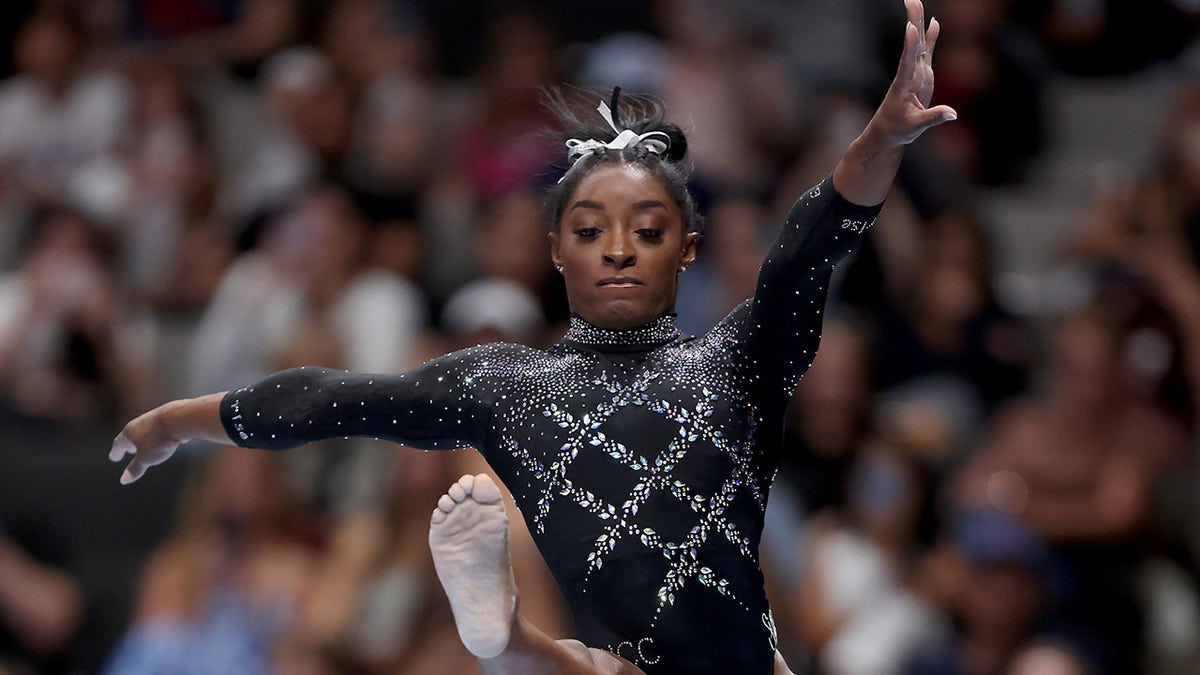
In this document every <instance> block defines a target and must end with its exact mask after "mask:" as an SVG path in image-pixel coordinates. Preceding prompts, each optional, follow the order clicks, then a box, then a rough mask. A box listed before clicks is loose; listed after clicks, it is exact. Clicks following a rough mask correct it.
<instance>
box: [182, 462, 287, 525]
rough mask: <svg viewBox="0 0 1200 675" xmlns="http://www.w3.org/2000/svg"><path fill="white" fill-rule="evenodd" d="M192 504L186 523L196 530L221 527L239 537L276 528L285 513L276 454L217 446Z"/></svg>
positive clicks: (282, 488) (281, 480)
mask: <svg viewBox="0 0 1200 675" xmlns="http://www.w3.org/2000/svg"><path fill="white" fill-rule="evenodd" d="M195 505H196V506H197V507H198V508H196V509H194V510H193V511H192V512H191V513H190V514H189V517H190V518H191V523H190V524H191V525H192V526H193V527H194V528H198V529H199V531H211V530H212V528H221V529H222V532H223V533H224V534H227V535H232V536H241V535H244V534H248V533H251V532H256V533H261V532H265V531H269V530H273V529H277V528H278V527H279V526H281V525H282V524H283V522H284V518H285V517H286V513H287V493H286V488H285V485H284V481H283V474H282V472H281V471H280V465H279V457H276V456H273V455H271V454H269V453H264V452H254V451H251V450H246V449H245V448H235V447H222V448H220V449H218V450H217V451H216V453H215V454H214V455H213V456H212V457H211V458H210V460H209V465H208V467H207V470H206V473H205V474H204V477H203V479H202V483H201V484H200V488H199V494H198V502H197V503H195Z"/></svg>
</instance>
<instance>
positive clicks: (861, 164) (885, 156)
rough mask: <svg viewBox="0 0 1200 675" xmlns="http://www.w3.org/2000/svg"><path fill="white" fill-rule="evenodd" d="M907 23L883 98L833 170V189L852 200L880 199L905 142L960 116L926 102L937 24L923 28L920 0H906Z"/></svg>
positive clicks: (873, 201)
mask: <svg viewBox="0 0 1200 675" xmlns="http://www.w3.org/2000/svg"><path fill="white" fill-rule="evenodd" d="M904 7H905V9H906V10H907V12H908V25H907V26H906V27H905V33H904V52H903V53H902V54H901V55H900V66H899V67H898V68H897V69H896V77H895V79H893V80H892V86H891V87H889V88H888V92H887V95H886V96H884V97H883V102H882V103H880V104H879V108H878V109H877V110H876V111H875V115H874V116H873V117H871V121H870V122H869V123H867V128H866V129H864V130H863V132H862V134H860V135H859V137H858V138H856V139H854V142H853V143H851V144H850V147H849V148H848V149H847V150H846V154H845V156H843V157H842V160H841V161H840V162H838V165H837V167H836V168H835V169H834V171H833V185H834V188H835V189H836V190H837V191H838V192H840V193H841V194H842V196H843V197H845V198H846V199H848V200H849V201H851V202H853V203H855V204H862V205H864V206H874V205H876V204H879V203H880V202H882V201H883V199H884V197H886V196H887V193H888V189H889V188H891V186H892V181H893V180H894V179H895V177H896V171H897V170H898V169H899V168H900V159H901V158H902V157H903V155H904V147H905V146H906V145H908V144H909V143H912V142H913V141H915V140H917V138H918V137H919V136H920V135H921V134H923V133H925V132H926V131H927V130H929V129H931V128H933V127H936V126H937V125H939V124H942V123H945V122H949V121H951V120H954V119H957V118H958V113H956V112H954V109H953V108H951V107H950V106H945V105H938V106H934V107H932V108H930V107H929V102H930V100H931V99H932V98H933V66H932V65H930V64H931V62H932V60H933V47H934V45H935V44H937V38H938V33H939V32H941V26H940V25H939V24H938V22H937V20H936V19H935V20H933V21H931V22H930V23H929V28H926V27H925V6H924V5H922V4H921V0H904Z"/></svg>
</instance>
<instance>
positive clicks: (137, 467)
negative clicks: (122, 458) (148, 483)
mask: <svg viewBox="0 0 1200 675" xmlns="http://www.w3.org/2000/svg"><path fill="white" fill-rule="evenodd" d="M145 473H146V463H145V462H143V461H142V460H140V459H138V458H137V457H134V458H133V460H132V461H130V462H129V465H128V466H126V467H125V472H124V473H122V474H121V485H129V484H130V483H132V482H134V481H135V480H137V479H139V478H141V477H142V476H143V475H144V474H145Z"/></svg>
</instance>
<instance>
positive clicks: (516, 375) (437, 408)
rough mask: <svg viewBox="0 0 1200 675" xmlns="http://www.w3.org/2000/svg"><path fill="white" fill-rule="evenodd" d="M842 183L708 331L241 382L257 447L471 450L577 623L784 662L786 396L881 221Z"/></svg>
mask: <svg viewBox="0 0 1200 675" xmlns="http://www.w3.org/2000/svg"><path fill="white" fill-rule="evenodd" d="M877 213H878V207H870V208H868V207H860V206H855V205H853V204H850V203H849V202H847V201H845V200H844V199H842V198H841V197H840V196H839V195H837V194H836V193H835V192H834V191H833V185H832V181H831V180H830V179H828V178H827V179H826V180H825V181H824V182H823V183H821V184H820V185H818V186H817V187H815V188H813V189H812V190H810V191H809V192H807V193H806V194H805V195H804V196H803V197H802V198H801V199H800V200H799V201H797V203H796V205H795V206H794V207H793V208H792V211H791V213H790V214H789V216H788V219H787V223H786V224H785V226H784V228H783V230H782V232H781V233H780V235H779V237H778V239H777V240H776V241H775V243H774V244H773V245H772V248H771V250H770V251H769V253H768V255H767V259H766V261H765V262H764V264H763V267H762V272H761V274H760V276H759V282H758V288H757V290H756V292H755V296H754V298H753V299H752V300H748V301H746V302H744V303H742V304H741V305H739V306H738V307H737V308H736V309H734V310H733V311H732V312H731V313H730V314H729V315H728V316H727V317H726V318H725V319H723V320H722V321H721V322H720V323H719V324H718V325H717V326H716V327H715V328H713V329H712V330H711V331H709V332H708V333H707V334H706V335H703V336H701V337H696V338H693V337H689V336H686V335H683V334H681V333H680V332H679V331H678V330H677V329H676V328H675V324H674V320H673V317H672V316H669V315H668V316H664V317H662V318H660V319H659V320H657V321H655V322H652V323H651V324H648V325H646V326H644V327H641V328H638V329H634V330H628V331H612V330H605V329H602V328H598V327H595V326H592V325H590V324H587V323H586V322H584V321H582V320H581V319H578V318H573V319H572V322H571V328H570V330H569V332H568V333H567V334H566V336H565V337H564V338H563V339H562V341H560V342H559V343H558V344H556V345H554V346H553V347H551V348H550V349H549V350H545V351H543V350H539V349H531V348H528V347H524V346H520V345H514V344H505V343H498V344H489V345H481V346H477V347H472V348H469V349H465V350H462V351H459V352H455V353H453V354H448V355H446V356H443V357H441V358H438V359H435V360H433V361H430V362H428V363H426V364H424V365H422V366H420V367H418V368H416V369H414V370H412V371H409V372H408V373H405V374H403V375H360V374H351V373H347V372H342V371H334V370H325V369H321V368H295V369H292V370H287V371H283V372H281V373H277V374H275V375H272V376H270V377H268V378H267V379H266V380H264V381H262V382H260V383H258V384H255V385H254V386H252V387H247V388H244V389H239V390H236V391H232V392H230V393H229V394H228V395H227V396H226V397H225V399H224V401H223V403H222V420H223V421H224V423H225V426H226V429H227V431H228V433H229V435H230V437H231V438H233V439H234V440H235V441H236V442H238V443H239V444H242V445H246V446H251V447H258V448H271V449H283V448H288V447H293V446H296V445H300V444H303V443H306V442H309V441H313V440H317V439H320V438H328V437H331V436H351V435H355V436H357V435H361V436H374V437H378V438H384V439H388V440H393V441H396V442H399V443H403V444H405V445H411V446H416V447H420V448H427V449H436V448H461V447H466V446H473V447H476V448H478V449H479V450H480V451H481V452H482V453H483V455H484V457H486V458H487V461H488V463H489V464H490V465H491V466H492V468H493V469H494V470H495V471H496V473H497V474H498V475H499V476H500V478H501V479H502V480H503V481H504V483H505V485H507V486H508V488H509V489H510V490H511V491H512V494H513V496H514V497H515V499H516V502H517V505H518V507H519V508H520V510H521V513H522V515H523V517H524V518H525V521H526V523H528V525H529V530H530V532H532V533H533V537H534V539H535V541H536V542H537V545H538V548H539V549H540V550H541V552H542V555H543V556H544V557H545V559H546V562H547V564H548V565H549V567H550V570H551V571H552V572H553V573H554V576H555V578H556V579H557V581H558V584H559V586H560V587H561V588H562V590H563V593H564V594H565V596H566V599H567V602H568V604H569V605H570V608H571V613H572V615H573V616H574V619H575V625H576V631H577V637H578V638H579V639H580V640H582V641H583V642H584V643H585V644H587V645H588V646H590V647H598V648H603V649H607V650H609V651H612V652H614V653H617V654H619V655H621V656H623V657H625V658H627V659H629V660H630V661H632V662H633V663H635V664H637V665H638V666H639V667H641V668H642V669H643V670H645V671H646V672H647V673H720V674H722V675H727V674H730V673H763V674H766V673H770V672H772V664H773V658H774V652H775V646H776V638H775V630H774V625H773V621H772V618H771V613H770V609H769V607H768V606H767V598H766V595H765V593H764V591H763V579H762V573H761V571H760V570H759V566H758V545H759V538H760V536H761V533H762V527H763V510H764V508H765V506H766V500H767V491H768V489H769V487H770V483H771V479H772V478H773V477H774V473H775V470H776V467H777V465H778V463H779V461H778V460H779V452H780V443H781V439H782V431H783V412H784V407H785V406H786V404H787V401H788V398H789V397H790V396H791V392H792V389H793V387H794V386H795V384H796V382H797V381H798V380H799V379H800V377H801V376H802V375H803V374H804V372H805V370H807V368H808V366H809V365H810V364H811V363H812V359H813V356H814V354H815V353H816V350H817V345H818V342H819V341H820V328H821V315H822V309H823V307H824V304H825V295H826V291H827V288H828V285H829V280H830V275H831V273H832V269H833V265H834V263H835V262H837V261H838V260H839V259H840V258H842V257H843V256H845V255H846V253H848V252H849V251H850V250H851V248H852V247H853V246H854V244H855V243H856V242H857V241H858V239H859V237H860V235H861V233H862V232H863V231H864V230H866V229H867V228H868V227H870V225H871V224H872V223H874V218H875V215H876V214H877Z"/></svg>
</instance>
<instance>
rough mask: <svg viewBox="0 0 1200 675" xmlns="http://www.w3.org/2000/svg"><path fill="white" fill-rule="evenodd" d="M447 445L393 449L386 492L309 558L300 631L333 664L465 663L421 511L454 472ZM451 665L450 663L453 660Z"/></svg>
mask: <svg viewBox="0 0 1200 675" xmlns="http://www.w3.org/2000/svg"><path fill="white" fill-rule="evenodd" d="M454 460H455V457H454V456H453V455H449V454H446V453H428V454H423V453H408V452H405V453H394V456H393V465H392V467H391V470H390V479H389V480H388V487H387V496H386V501H385V503H384V505H383V507H382V508H380V509H378V510H369V511H360V512H357V513H354V514H351V515H349V516H347V517H346V518H345V519H343V520H342V521H341V522H340V523H338V525H337V526H336V528H335V529H334V531H333V533H332V536H331V537H330V538H329V544H328V546H327V548H326V550H325V551H324V553H323V554H322V556H321V559H320V561H319V563H318V564H317V566H316V571H315V574H314V577H313V579H312V581H311V583H310V585H309V593H308V596H307V599H306V601H305V604H304V609H303V620H302V622H301V625H300V626H298V627H297V636H298V639H299V640H300V641H301V642H302V643H303V644H304V645H305V648H306V649H307V650H308V651H309V652H310V653H312V654H313V655H315V658H316V659H317V660H318V662H320V663H322V665H323V666H324V667H326V668H329V670H331V671H333V672H346V671H351V672H397V671H399V672H413V673H419V672H427V670H423V669H422V668H426V669H428V668H429V667H430V666H429V665H428V664H437V666H436V669H437V670H438V671H445V672H459V671H460V670H466V669H469V668H470V667H471V664H472V661H473V659H472V657H471V655H470V654H469V653H468V652H467V651H466V649H465V648H464V647H463V646H462V644H461V642H460V641H459V640H458V638H457V634H456V633H455V629H454V623H453V621H452V620H451V617H450V607H449V605H448V604H447V602H446V598H445V595H444V594H443V593H442V592H441V588H440V586H439V585H438V583H437V579H436V577H435V575H434V571H433V565H432V562H431V560H430V558H429V555H428V553H427V550H428V541H427V540H428V530H429V527H428V523H427V521H428V518H429V514H428V513H427V511H428V510H429V509H428V508H427V505H428V503H429V502H430V500H434V501H436V500H437V498H438V497H439V496H440V495H439V494H438V492H439V489H438V488H437V487H436V486H438V485H440V484H441V483H444V482H446V481H447V480H452V479H453V476H454V475H457V471H458V470H457V468H456V466H455V461H454ZM455 664H457V665H455Z"/></svg>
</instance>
